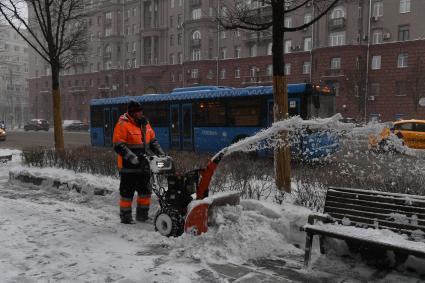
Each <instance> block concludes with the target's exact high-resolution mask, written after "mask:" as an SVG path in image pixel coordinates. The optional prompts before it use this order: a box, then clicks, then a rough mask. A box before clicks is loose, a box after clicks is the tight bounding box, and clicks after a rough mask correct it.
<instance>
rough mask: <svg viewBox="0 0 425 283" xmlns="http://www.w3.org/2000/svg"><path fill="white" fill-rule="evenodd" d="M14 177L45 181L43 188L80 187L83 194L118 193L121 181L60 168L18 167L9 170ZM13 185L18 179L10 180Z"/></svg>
mask: <svg viewBox="0 0 425 283" xmlns="http://www.w3.org/2000/svg"><path fill="white" fill-rule="evenodd" d="M9 172H10V174H12V175H14V176H18V175H25V176H31V177H37V178H42V179H45V181H44V182H43V184H42V186H43V187H52V185H53V182H55V181H56V182H60V183H61V184H67V185H68V187H74V186H75V187H79V188H81V189H82V191H83V192H85V193H88V194H93V192H94V191H95V190H98V189H103V190H105V191H110V192H113V191H117V189H118V187H119V180H118V179H116V178H112V177H108V176H100V175H99V176H97V175H91V174H88V173H75V172H74V171H71V170H66V169H59V168H49V167H47V168H39V167H26V166H21V165H17V166H14V167H12V168H11V169H10V170H9ZM10 181H11V182H12V183H14V182H19V181H18V180H16V179H12V180H10Z"/></svg>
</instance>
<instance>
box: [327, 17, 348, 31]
mask: <svg viewBox="0 0 425 283" xmlns="http://www.w3.org/2000/svg"><path fill="white" fill-rule="evenodd" d="M345 26H346V19H345V18H343V17H341V18H335V19H330V20H329V29H330V30H337V29H344V28H345Z"/></svg>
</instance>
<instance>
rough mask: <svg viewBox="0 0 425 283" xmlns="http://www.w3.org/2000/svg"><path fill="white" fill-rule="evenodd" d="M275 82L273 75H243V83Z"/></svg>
mask: <svg viewBox="0 0 425 283" xmlns="http://www.w3.org/2000/svg"><path fill="white" fill-rule="evenodd" d="M272 82H273V76H271V75H264V76H248V77H242V84H244V85H259V84H270V83H272Z"/></svg>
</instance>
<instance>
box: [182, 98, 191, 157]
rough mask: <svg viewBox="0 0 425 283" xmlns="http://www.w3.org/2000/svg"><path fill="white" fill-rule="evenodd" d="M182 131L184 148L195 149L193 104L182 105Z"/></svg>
mask: <svg viewBox="0 0 425 283" xmlns="http://www.w3.org/2000/svg"><path fill="white" fill-rule="evenodd" d="M181 116H182V131H181V137H182V140H183V149H185V150H193V134H192V133H193V132H192V104H191V103H188V104H183V105H182V115H181Z"/></svg>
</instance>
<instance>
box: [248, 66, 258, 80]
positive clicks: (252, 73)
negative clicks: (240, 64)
mask: <svg viewBox="0 0 425 283" xmlns="http://www.w3.org/2000/svg"><path fill="white" fill-rule="evenodd" d="M249 76H250V77H251V78H254V77H256V76H257V67H256V66H252V67H251V68H249Z"/></svg>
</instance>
